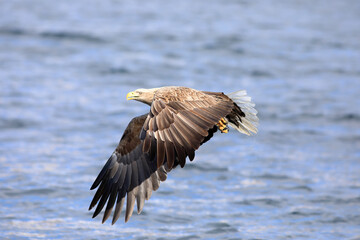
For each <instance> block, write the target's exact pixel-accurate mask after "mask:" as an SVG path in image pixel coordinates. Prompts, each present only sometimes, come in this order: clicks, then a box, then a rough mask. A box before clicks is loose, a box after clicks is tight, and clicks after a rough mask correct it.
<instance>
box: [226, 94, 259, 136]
mask: <svg viewBox="0 0 360 240" xmlns="http://www.w3.org/2000/svg"><path fill="white" fill-rule="evenodd" d="M227 95H228V97H229V98H231V99H232V100H233V101H234V102H235V103H236V104H237V105H238V106H239V107H240V108H241V111H243V112H244V113H245V117H240V119H241V121H240V120H239V121H238V125H239V126H236V125H235V124H233V123H231V122H229V124H230V126H231V127H233V128H235V129H236V130H238V131H239V132H241V133H244V134H246V135H252V134H254V133H257V131H258V130H257V126H258V123H259V118H258V117H257V116H256V114H257V111H256V109H255V108H254V107H255V103H252V102H251V97H249V96H247V95H246V91H245V90H240V91H236V92H233V93H229V94H227Z"/></svg>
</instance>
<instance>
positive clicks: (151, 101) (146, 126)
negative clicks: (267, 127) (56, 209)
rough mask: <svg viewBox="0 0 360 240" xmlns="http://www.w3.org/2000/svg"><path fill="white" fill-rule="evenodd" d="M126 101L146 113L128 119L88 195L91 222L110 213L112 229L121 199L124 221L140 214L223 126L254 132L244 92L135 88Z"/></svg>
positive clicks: (254, 121)
mask: <svg viewBox="0 0 360 240" xmlns="http://www.w3.org/2000/svg"><path fill="white" fill-rule="evenodd" d="M126 98H127V100H136V101H139V102H142V103H145V104H147V105H149V106H150V111H149V112H148V113H146V114H144V115H141V116H138V117H135V118H133V119H132V120H131V121H130V123H129V124H128V126H127V128H126V129H125V131H124V133H123V136H122V137H121V140H120V142H119V144H118V146H117V147H116V149H115V151H114V152H113V153H112V155H111V156H110V158H109V159H108V161H107V162H106V164H105V165H104V167H103V168H102V170H101V171H100V173H99V175H98V176H97V178H96V179H95V181H94V183H93V185H92V186H91V188H90V189H91V190H93V189H95V188H98V189H97V191H96V193H95V195H94V197H93V200H92V201H91V203H90V207H89V210H91V209H92V208H93V207H94V206H96V205H97V207H96V209H95V212H94V214H93V218H94V217H96V216H97V215H98V214H99V213H100V212H101V210H102V209H103V208H104V206H105V204H106V203H107V205H106V208H105V211H104V215H103V219H102V223H104V222H105V221H106V220H107V219H108V218H109V216H110V214H111V212H112V209H113V208H114V206H115V210H114V213H113V218H112V224H114V223H115V222H116V221H117V220H118V218H119V216H120V213H121V210H122V207H123V205H124V203H125V197H126V211H125V222H127V221H128V220H129V219H130V217H131V215H132V213H133V210H134V205H135V201H136V203H137V212H138V214H140V213H141V211H142V209H143V207H144V202H145V199H146V200H148V199H149V198H150V196H151V194H152V191H156V190H157V189H158V188H159V185H160V182H161V181H165V180H166V178H167V173H168V172H170V171H171V170H172V169H173V168H176V167H177V166H178V165H180V166H181V168H183V167H184V166H185V162H186V158H188V159H190V161H192V160H193V159H194V157H195V151H196V150H197V149H198V148H199V147H200V146H201V145H202V144H203V143H205V142H207V141H209V140H210V139H211V138H212V137H213V135H214V133H215V132H216V131H218V130H219V131H220V132H221V133H227V132H228V131H229V128H228V126H231V127H232V128H234V129H236V130H238V131H239V132H240V133H243V134H246V135H252V134H254V133H257V125H258V117H257V116H256V114H257V111H256V110H255V108H254V107H255V104H254V103H252V102H251V98H250V97H249V96H247V93H246V91H245V90H241V91H236V92H233V93H230V94H224V93H223V92H208V91H199V90H195V89H192V88H188V87H175V86H169V87H161V88H151V89H137V90H135V91H133V92H129V93H128V94H127V96H126Z"/></svg>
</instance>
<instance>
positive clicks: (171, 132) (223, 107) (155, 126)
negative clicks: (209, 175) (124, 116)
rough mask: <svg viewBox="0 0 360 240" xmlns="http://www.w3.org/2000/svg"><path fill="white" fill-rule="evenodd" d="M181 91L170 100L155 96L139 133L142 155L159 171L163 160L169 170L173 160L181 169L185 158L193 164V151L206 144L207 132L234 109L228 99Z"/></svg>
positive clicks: (158, 93) (157, 94)
mask: <svg viewBox="0 0 360 240" xmlns="http://www.w3.org/2000/svg"><path fill="white" fill-rule="evenodd" d="M170 90H171V89H170ZM181 90H182V89H181V88H176V89H174V91H177V92H174V91H173V92H172V93H171V94H170V96H171V97H170V98H167V95H166V93H162V92H159V91H158V92H157V93H156V95H155V96H154V100H153V102H152V105H151V108H150V113H149V115H148V116H147V118H146V120H145V123H144V126H143V130H142V131H141V135H140V139H142V140H144V145H143V152H147V153H149V154H150V156H151V157H154V158H155V159H156V160H157V166H158V167H159V166H162V165H163V164H164V161H166V160H167V167H168V168H169V169H171V168H172V167H173V166H174V162H175V159H176V158H177V159H178V161H179V163H180V165H181V167H183V166H184V165H185V158H186V157H187V156H188V157H189V159H190V160H193V159H194V156H195V150H197V149H198V148H199V146H200V145H201V144H202V143H203V142H204V140H207V139H206V137H207V136H208V135H209V130H211V129H213V128H214V125H215V124H217V123H218V122H219V121H220V119H221V118H224V117H226V116H227V115H228V114H229V113H230V112H231V110H232V108H233V107H234V103H233V101H232V100H231V99H229V98H227V99H226V98H223V97H219V96H215V95H214V96H212V95H208V94H206V93H203V92H201V91H196V90H194V89H189V88H186V89H185V88H184V89H183V90H184V91H181ZM166 91H167V92H168V91H169V88H168V89H166Z"/></svg>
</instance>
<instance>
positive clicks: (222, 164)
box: [0, 0, 360, 240]
mask: <svg viewBox="0 0 360 240" xmlns="http://www.w3.org/2000/svg"><path fill="white" fill-rule="evenodd" d="M0 16H1V17H0V84H1V85H0V238H1V239H264V240H265V239H326V240H328V239H350V240H356V239H357V240H359V239H360V227H359V226H360V108H359V106H360V98H359V96H360V41H359V39H360V27H359V26H360V17H359V16H360V2H359V1H358V0H344V1H335V0H334V1H323V0H319V1H308V0H304V1H285V0H280V1H279V0H276V1H275V0H269V1H265V0H264V1H247V0H239V1H237V0H228V1H220V0H210V1H203V0H199V1H190V0H184V1H179V2H174V1H166V0H154V1H143V0H124V1H111V0H101V1H94V0H92V1H85V0H79V1H68V0H64V1H58V2H55V1H45V0H34V1H20V0H11V1H0ZM164 85H182V86H188V87H193V88H196V89H202V90H209V91H223V92H225V93H227V92H232V91H235V90H239V89H246V90H247V91H248V93H249V95H250V96H252V97H253V101H254V102H255V103H256V104H257V109H258V111H259V118H260V127H259V133H258V134H257V135H256V136H254V137H247V136H245V135H241V134H239V133H237V132H235V131H230V133H229V134H216V136H215V137H214V138H213V139H212V140H211V141H210V142H208V143H207V144H205V145H204V146H202V147H201V148H200V150H199V151H197V154H196V158H195V160H194V162H192V163H189V164H187V165H186V167H185V168H184V169H180V168H178V169H176V170H174V171H172V172H171V173H170V174H169V176H168V179H167V181H166V182H164V183H162V184H161V186H160V189H159V190H158V191H156V192H155V193H153V195H152V197H151V199H150V200H149V201H147V202H146V203H145V207H144V211H143V213H142V214H141V215H137V214H136V213H134V215H133V216H132V218H131V219H130V221H129V222H128V223H126V224H124V222H123V215H122V216H121V218H120V219H119V221H118V222H117V223H116V224H115V225H114V226H111V224H110V223H109V222H106V223H105V224H101V218H99V217H98V218H95V219H92V218H91V215H92V212H88V211H87V208H88V206H89V203H90V201H91V199H92V196H93V194H94V191H90V190H89V188H90V186H91V184H92V182H93V180H94V179H95V177H96V176H97V174H98V172H99V171H100V169H101V168H102V166H103V164H104V163H105V161H106V160H107V158H108V157H109V156H110V154H111V153H112V151H113V150H114V148H115V146H116V144H117V142H118V140H119V139H120V137H121V135H122V131H123V130H124V128H125V127H126V125H127V123H128V122H129V120H130V119H131V118H132V117H133V116H137V115H140V114H143V113H145V112H146V111H148V107H147V106H145V105H143V104H141V103H137V102H133V101H131V102H127V101H126V100H125V96H126V93H127V92H129V91H131V90H134V89H136V88H140V87H144V88H148V87H149V88H150V87H157V86H164Z"/></svg>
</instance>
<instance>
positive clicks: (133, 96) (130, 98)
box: [126, 92, 139, 100]
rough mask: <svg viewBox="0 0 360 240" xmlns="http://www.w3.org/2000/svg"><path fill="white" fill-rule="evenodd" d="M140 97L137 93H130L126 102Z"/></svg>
mask: <svg viewBox="0 0 360 240" xmlns="http://www.w3.org/2000/svg"><path fill="white" fill-rule="evenodd" d="M137 97H139V94H137V93H136V92H129V93H128V94H127V95H126V100H133V99H135V98H137Z"/></svg>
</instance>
